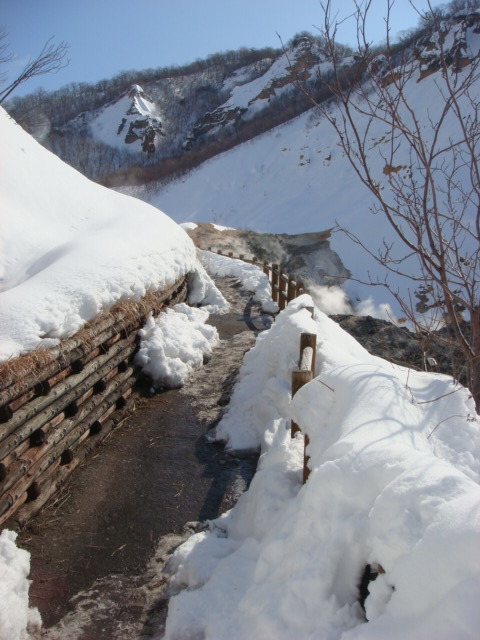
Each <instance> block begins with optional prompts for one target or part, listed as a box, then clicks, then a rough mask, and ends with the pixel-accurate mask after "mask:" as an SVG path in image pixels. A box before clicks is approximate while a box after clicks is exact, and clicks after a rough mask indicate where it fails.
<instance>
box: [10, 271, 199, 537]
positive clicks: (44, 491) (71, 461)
mask: <svg viewBox="0 0 480 640" xmlns="http://www.w3.org/2000/svg"><path fill="white" fill-rule="evenodd" d="M186 297H187V277H186V276H185V277H183V278H181V279H180V280H178V281H177V282H176V283H175V284H174V285H172V286H170V287H168V288H167V289H164V290H163V291H160V292H152V293H149V294H147V296H145V297H144V298H143V299H142V300H141V301H139V302H136V303H135V302H131V301H125V302H123V303H121V304H119V305H117V306H116V307H115V308H114V309H112V310H110V312H109V313H108V314H102V315H101V316H99V317H97V319H96V320H95V321H94V322H92V323H91V324H89V325H88V326H87V327H85V328H83V329H82V330H81V331H79V332H78V333H77V334H76V335H75V336H74V337H72V338H69V339H67V340H64V341H62V343H61V344H60V345H59V346H58V347H55V348H53V349H48V350H39V351H37V352H33V353H32V354H28V355H26V356H22V357H20V358H16V359H15V360H11V361H7V362H6V363H4V364H3V365H1V366H0V526H2V525H3V524H4V523H5V522H6V521H7V520H8V519H9V518H10V517H11V516H13V515H15V520H16V521H18V522H20V523H24V522H25V521H26V520H28V519H29V518H30V517H31V516H32V515H33V514H34V513H36V512H37V511H38V510H39V509H40V508H41V507H42V506H43V505H44V504H45V502H46V501H47V500H48V499H49V498H50V497H51V496H52V495H53V494H54V493H55V492H56V491H57V489H58V488H59V487H60V486H61V484H62V483H63V482H64V481H65V479H66V478H67V477H68V476H69V475H70V473H71V472H72V471H73V470H74V469H75V467H76V466H78V464H79V463H80V462H81V461H82V460H84V459H85V457H86V456H87V455H88V454H89V453H90V452H91V451H92V449H94V448H95V447H96V446H97V445H98V444H99V443H100V442H101V441H102V440H104V439H105V437H106V436H107V435H108V434H109V433H110V431H112V429H114V428H115V426H117V425H118V423H119V422H120V421H121V420H122V417H123V415H124V413H125V411H126V409H127V405H128V402H129V400H130V399H131V394H132V388H133V386H134V384H135V382H136V381H137V379H138V376H139V373H140V372H139V370H138V369H137V368H136V367H135V366H134V364H133V359H134V355H135V351H136V349H137V345H138V341H137V331H138V329H139V328H140V327H141V326H143V324H144V322H145V319H146V316H147V315H148V313H150V312H153V314H154V315H157V314H158V313H159V312H160V311H161V310H162V309H163V308H164V307H166V306H168V305H172V304H176V303H177V302H182V301H184V300H185V299H186Z"/></svg>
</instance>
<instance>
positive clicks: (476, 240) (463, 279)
mask: <svg viewBox="0 0 480 640" xmlns="http://www.w3.org/2000/svg"><path fill="white" fill-rule="evenodd" d="M371 4H372V2H371V0H352V6H353V11H354V19H355V20H356V26H357V41H358V42H357V44H358V53H357V54H356V56H355V62H354V64H353V65H352V64H350V65H348V66H346V65H345V63H344V62H342V58H341V56H340V55H339V53H338V47H337V30H338V26H339V24H338V21H337V20H336V18H335V16H333V15H332V7H331V0H328V1H327V2H326V3H325V5H322V8H323V11H324V21H323V25H322V27H321V29H320V35H321V37H322V38H323V40H324V43H325V49H326V53H327V55H328V57H329V59H330V60H331V62H332V67H333V72H332V73H331V74H329V75H328V76H325V77H324V78H321V80H322V82H324V84H325V85H327V86H328V88H329V89H330V91H331V92H332V94H333V96H334V99H335V103H336V104H335V108H331V105H330V104H328V103H325V102H322V103H320V102H318V103H317V106H318V108H319V109H320V110H321V111H322V113H323V115H324V117H325V118H326V119H327V120H328V121H329V122H330V124H331V125H332V126H333V128H334V129H335V131H336V134H337V137H338V143H339V146H340V148H341V149H342V151H343V152H344V154H345V156H346V158H347V159H348V160H349V162H350V164H351V166H352V168H353V169H354V171H355V173H356V175H357V176H358V179H359V180H360V182H361V183H363V184H364V185H365V186H366V187H367V188H368V189H369V191H370V193H371V194H372V195H373V199H372V200H373V202H374V205H373V211H374V213H376V214H377V215H383V216H385V217H386V219H387V220H388V223H389V227H390V229H391V231H392V234H391V237H390V238H385V239H384V242H383V246H382V247H381V248H380V249H378V248H375V249H370V248H367V247H366V246H365V243H363V242H362V241H361V240H359V239H358V238H354V240H355V241H356V242H359V243H360V244H362V246H364V248H365V249H366V250H367V251H369V253H370V254H371V255H372V256H373V257H374V258H375V259H376V260H377V261H378V262H379V263H380V264H381V265H383V267H385V269H386V272H385V273H387V276H386V277H385V279H383V280H381V281H380V280H376V281H375V282H371V284H375V285H379V286H386V287H387V288H388V289H389V291H390V292H391V293H392V294H393V295H394V296H395V298H396V299H397V301H398V302H399V303H400V304H401V306H402V308H403V310H404V312H405V313H406V314H407V316H408V318H409V319H410V320H411V321H412V322H413V324H414V325H415V326H416V327H417V328H418V329H420V330H422V331H425V330H429V329H431V328H432V327H433V324H430V325H425V324H424V323H423V320H424V319H425V317H426V316H427V317H430V319H432V318H434V319H435V320H438V319H440V318H441V319H442V320H443V321H444V322H445V324H446V327H447V333H448V334H449V335H450V336H452V338H453V345H454V349H455V350H456V352H457V356H458V353H460V354H461V357H460V359H459V358H458V357H457V365H458V363H459V360H461V363H462V365H463V367H464V370H465V379H466V381H467V384H468V386H469V389H470V390H471V392H472V395H473V397H474V400H475V403H476V406H477V409H478V408H479V407H480V300H479V297H480V296H479V286H480V285H479V281H480V277H479V276H480V262H479V259H480V165H479V152H480V149H479V139H480V118H479V116H480V86H479V85H480V57H479V52H478V51H474V52H472V51H469V48H468V42H467V39H466V37H465V36H466V31H468V29H472V28H473V27H475V26H476V27H478V26H480V15H478V14H477V13H476V12H472V13H471V14H470V15H466V12H463V14H462V15H458V14H456V16H455V18H454V20H456V27H455V32H453V31H451V30H450V31H449V30H448V29H449V28H451V25H452V23H448V22H443V19H442V18H440V17H439V15H438V12H435V11H434V10H433V9H432V7H431V6H430V5H429V11H428V12H427V15H425V14H423V17H424V21H423V23H424V24H429V25H432V29H433V32H434V33H433V34H432V33H430V35H429V34H428V33H426V34H425V35H424V41H423V46H419V47H410V48H407V50H403V51H401V50H399V47H395V46H393V44H392V43H391V40H390V29H391V26H392V24H391V22H392V20H391V15H392V7H393V4H394V0H386V3H385V7H386V18H385V23H386V31H385V33H386V44H385V47H382V51H379V49H378V48H377V49H376V50H374V49H373V47H372V46H371V45H370V43H369V42H368V40H367V36H366V32H367V26H368V22H369V18H370V14H371ZM412 4H413V3H412ZM467 13H468V11H467ZM419 16H421V14H420V13H419ZM449 24H450V27H449ZM462 25H463V26H462ZM465 25H467V28H465ZM462 29H463V31H462ZM453 33H455V36H454V37H453V36H452V34H453ZM452 37H453V45H452ZM448 38H450V40H448ZM447 45H448V46H447ZM426 77H429V83H430V85H429V86H431V96H430V103H429V104H428V105H419V104H418V103H417V101H416V98H415V97H416V92H415V90H414V88H413V87H414V86H418V85H417V84H416V83H418V82H422V81H423V79H424V78H426ZM379 131H382V135H383V138H382V139H379V136H378V132H379ZM374 136H375V137H374ZM377 136H378V137H377ZM380 167H382V169H381V170H380ZM347 233H348V231H347ZM388 272H392V273H395V274H397V275H400V276H403V277H405V278H407V279H409V280H410V281H411V283H412V285H411V286H412V295H410V294H407V295H405V293H404V294H403V295H402V293H401V292H400V290H399V289H398V288H397V289H394V288H393V287H392V286H391V285H390V280H389V278H388ZM414 292H415V293H416V294H417V295H420V298H421V302H422V304H421V305H419V304H418V303H417V304H415V303H414V302H413V298H414V295H413V293H414ZM422 318H423V319H422ZM457 371H458V369H457Z"/></svg>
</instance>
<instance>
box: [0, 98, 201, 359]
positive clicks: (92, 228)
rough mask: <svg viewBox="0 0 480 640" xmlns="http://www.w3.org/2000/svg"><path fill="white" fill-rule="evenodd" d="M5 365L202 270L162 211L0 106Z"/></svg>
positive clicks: (0, 326)
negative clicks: (102, 177)
mask: <svg viewBox="0 0 480 640" xmlns="http://www.w3.org/2000/svg"><path fill="white" fill-rule="evenodd" d="M0 135H1V139H2V154H1V157H0V175H1V176H2V188H1V193H0V361H3V360H5V359H7V358H9V357H11V356H17V355H19V354H22V353H25V352H27V351H30V350H32V349H35V348H36V347H39V346H45V347H48V346H51V345H53V344H56V343H57V342H58V339H59V338H61V337H66V336H70V335H72V334H73V333H75V332H76V331H77V330H78V329H80V327H82V325H83V324H85V323H86V322H87V321H89V320H91V319H92V318H94V317H95V316H96V315H97V314H98V313H100V312H101V311H103V310H105V309H108V308H110V307H111V306H112V305H113V304H115V303H116V302H117V301H119V300H121V299H123V298H133V299H135V300H138V299H140V298H141V297H142V296H143V295H144V294H145V292H146V291H147V289H153V290H157V289H162V288H163V287H165V286H166V285H169V284H172V283H173V282H174V281H175V280H177V279H178V278H179V277H180V276H182V275H185V274H186V273H188V272H191V271H194V270H195V269H196V268H197V261H196V252H195V247H194V245H193V243H192V241H191V240H190V238H189V237H188V235H187V234H186V233H185V232H184V231H183V229H181V228H180V227H179V226H178V225H177V224H176V223H175V222H173V220H171V219H170V218H169V217H168V216H166V215H165V214H164V213H162V212H161V211H159V210H158V209H155V208H154V207H152V206H150V205H147V204H146V203H144V202H141V201H139V200H136V199H135V198H131V197H129V196H124V195H121V194H119V193H116V192H113V191H111V190H109V189H106V188H104V187H101V186H99V185H97V184H95V183H93V182H91V181H90V180H88V179H87V178H85V177H84V176H82V175H81V174H80V173H78V172H77V171H75V170H74V169H72V168H71V167H69V166H68V165H66V164H64V163H63V162H62V161H61V160H59V158H57V157H56V156H54V155H53V154H52V153H50V152H49V151H47V150H45V149H44V148H43V147H41V146H40V145H39V144H38V143H37V142H35V140H33V138H32V137H31V136H29V135H28V134H27V133H25V131H23V129H22V128H21V127H20V126H19V125H18V124H16V123H15V122H14V121H13V120H12V119H11V118H10V117H9V116H8V115H7V114H6V113H5V111H3V110H0Z"/></svg>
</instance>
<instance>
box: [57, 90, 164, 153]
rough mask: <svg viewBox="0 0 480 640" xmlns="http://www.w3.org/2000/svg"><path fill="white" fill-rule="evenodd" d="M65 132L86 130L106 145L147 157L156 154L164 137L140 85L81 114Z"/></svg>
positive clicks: (151, 104)
mask: <svg viewBox="0 0 480 640" xmlns="http://www.w3.org/2000/svg"><path fill="white" fill-rule="evenodd" d="M66 129H67V130H70V131H71V130H75V129H78V130H79V131H82V130H85V129H86V131H87V133H89V134H90V135H92V136H93V137H94V138H97V139H98V140H100V141H101V142H103V143H104V144H106V145H109V146H111V147H116V148H118V149H123V150H124V149H128V150H130V151H136V152H141V151H143V152H145V153H147V154H149V155H151V154H153V153H155V148H156V144H157V140H158V138H159V136H163V135H164V133H163V131H162V123H161V119H160V115H159V107H158V106H157V105H156V104H155V103H154V102H152V100H151V99H149V98H148V97H147V96H146V95H145V92H144V91H143V89H142V87H140V86H139V85H133V86H132V87H130V89H129V90H128V91H127V92H126V93H125V94H123V95H122V96H120V97H119V98H118V100H115V101H114V102H112V103H111V104H109V105H106V106H105V107H103V108H101V109H98V110H97V111H94V112H90V113H82V114H81V115H79V116H78V118H76V119H75V120H74V121H73V122H72V123H70V124H69V125H68V126H67V127H66ZM84 133H85V132H84Z"/></svg>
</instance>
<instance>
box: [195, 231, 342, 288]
mask: <svg viewBox="0 0 480 640" xmlns="http://www.w3.org/2000/svg"><path fill="white" fill-rule="evenodd" d="M196 225H197V226H196V228H195V229H189V230H188V234H189V235H190V237H191V238H192V240H193V241H194V243H195V245H196V246H197V247H199V248H200V249H206V250H211V251H214V252H216V253H220V252H221V253H223V254H224V255H228V253H230V252H231V253H233V254H234V256H235V257H238V256H240V255H244V256H245V258H247V259H250V258H252V257H253V256H255V257H256V258H257V260H258V261H259V262H263V261H266V262H269V263H273V264H280V265H282V267H283V268H284V269H285V270H286V271H287V272H288V273H291V274H294V275H295V276H297V277H298V278H300V279H302V280H303V282H304V284H306V285H308V284H309V283H312V284H317V285H318V284H321V285H327V286H331V285H339V284H342V283H343V282H345V280H347V279H348V278H349V277H350V272H349V271H348V269H346V268H345V266H344V265H343V264H342V261H341V260H340V258H339V256H338V255H337V254H336V253H335V252H334V251H333V250H332V249H331V248H330V233H331V232H330V230H329V229H327V230H326V231H318V232H315V233H299V234H296V235H289V234H287V233H281V234H274V233H256V232H255V231H243V230H238V229H225V228H223V227H218V226H216V225H214V224H210V223H203V222H198V223H196Z"/></svg>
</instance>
